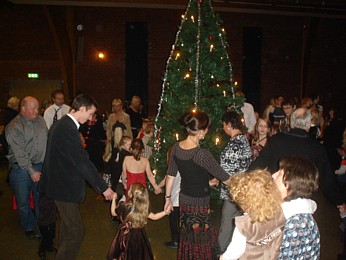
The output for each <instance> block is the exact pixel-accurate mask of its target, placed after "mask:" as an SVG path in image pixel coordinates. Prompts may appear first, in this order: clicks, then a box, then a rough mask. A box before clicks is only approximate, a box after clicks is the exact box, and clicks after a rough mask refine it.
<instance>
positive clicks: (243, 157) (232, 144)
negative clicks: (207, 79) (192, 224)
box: [219, 111, 252, 253]
mask: <svg viewBox="0 0 346 260" xmlns="http://www.w3.org/2000/svg"><path fill="white" fill-rule="evenodd" d="M222 122H223V130H224V131H225V133H226V134H227V135H228V136H230V137H231V138H230V140H229V141H228V143H227V145H226V147H225V148H224V150H223V151H222V152H221V156H220V163H221V167H222V168H223V169H224V170H225V171H226V172H227V173H228V174H229V176H233V175H235V174H238V173H241V172H245V171H246V170H247V169H248V167H249V165H250V164H251V161H252V159H251V158H252V153H251V148H250V144H249V141H248V140H247V138H246V134H245V133H244V131H243V130H242V129H243V128H244V126H243V124H242V121H241V116H240V115H239V114H238V113H236V112H233V111H232V112H226V113H225V114H224V115H223V117H222ZM221 199H222V200H224V202H223V206H222V216H221V226H220V232H219V244H220V249H221V253H223V252H224V251H225V250H226V248H227V246H228V245H229V243H230V242H231V240H232V234H233V230H234V221H233V219H234V218H235V217H236V216H240V215H241V212H240V210H239V208H238V206H237V205H236V203H235V202H233V201H231V200H230V198H229V192H228V187H227V186H226V185H224V184H221Z"/></svg>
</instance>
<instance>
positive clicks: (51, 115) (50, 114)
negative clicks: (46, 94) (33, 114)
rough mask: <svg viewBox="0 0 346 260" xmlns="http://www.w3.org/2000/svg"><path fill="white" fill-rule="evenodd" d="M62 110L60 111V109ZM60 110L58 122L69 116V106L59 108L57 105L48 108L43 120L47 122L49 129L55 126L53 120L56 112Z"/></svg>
mask: <svg viewBox="0 0 346 260" xmlns="http://www.w3.org/2000/svg"><path fill="white" fill-rule="evenodd" d="M59 108H60V109H59ZM57 109H59V110H58V112H57V116H58V120H59V119H60V118H62V117H63V116H64V115H67V114H68V113H69V112H70V107H69V106H68V105H65V104H63V105H62V106H61V107H59V106H57V105H56V104H53V105H51V106H50V107H48V108H47V109H46V110H45V111H44V114H43V118H44V120H45V121H46V124H47V127H48V129H49V128H50V127H51V126H52V124H53V118H54V115H55V111H56V110H57Z"/></svg>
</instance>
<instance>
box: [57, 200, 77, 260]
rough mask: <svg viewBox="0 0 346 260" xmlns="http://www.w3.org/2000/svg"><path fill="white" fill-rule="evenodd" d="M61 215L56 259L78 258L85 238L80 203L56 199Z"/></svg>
mask: <svg viewBox="0 0 346 260" xmlns="http://www.w3.org/2000/svg"><path fill="white" fill-rule="evenodd" d="M55 205H56V207H57V208H58V212H59V216H60V234H59V249H58V253H57V255H56V257H55V259H56V260H67V259H77V255H78V252H79V249H80V247H81V244H82V242H83V238H84V225H83V223H82V218H81V215H80V211H79V204H78V203H68V202H62V201H55Z"/></svg>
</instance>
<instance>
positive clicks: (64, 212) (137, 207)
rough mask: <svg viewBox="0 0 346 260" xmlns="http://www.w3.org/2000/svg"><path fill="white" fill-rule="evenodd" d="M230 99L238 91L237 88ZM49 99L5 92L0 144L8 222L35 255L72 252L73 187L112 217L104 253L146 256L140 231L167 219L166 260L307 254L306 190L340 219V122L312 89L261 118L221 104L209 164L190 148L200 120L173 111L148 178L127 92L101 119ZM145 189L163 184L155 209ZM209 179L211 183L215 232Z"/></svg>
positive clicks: (79, 238)
mask: <svg viewBox="0 0 346 260" xmlns="http://www.w3.org/2000/svg"><path fill="white" fill-rule="evenodd" d="M236 95H237V96H241V97H244V98H245V96H244V93H242V92H241V91H238V92H237V93H236ZM51 100H52V104H51V105H50V106H48V107H47V108H46V109H44V110H42V109H41V108H40V104H39V101H38V100H37V99H36V98H34V97H31V96H27V97H24V98H23V99H22V100H21V101H20V100H19V99H18V98H16V97H12V98H11V99H10V100H9V101H8V108H7V110H8V113H7V115H6V117H5V119H6V125H5V127H6V128H5V140H3V143H4V147H5V148H6V154H7V158H8V161H9V182H10V185H11V188H12V190H13V193H14V197H15V202H16V207H17V211H18V217H19V223H20V226H21V228H22V229H23V231H24V233H25V235H26V236H27V237H28V238H29V239H34V238H38V237H39V238H41V243H40V246H39V249H38V255H39V257H40V258H41V259H46V253H55V254H56V257H55V258H56V259H76V258H77V256H78V252H79V249H80V247H81V244H82V242H83V237H84V233H85V228H84V226H83V222H82V216H81V214H80V211H79V204H80V203H81V202H82V201H83V200H84V198H85V182H88V183H89V184H90V185H91V186H92V187H93V188H94V189H95V190H96V191H97V192H98V193H99V194H102V195H103V197H104V199H105V200H109V201H111V206H110V211H111V215H112V220H117V221H119V226H118V229H117V232H116V235H115V237H114V240H113V242H112V241H110V248H109V249H108V255H107V258H108V259H154V257H153V252H152V249H151V246H150V241H149V239H148V237H147V235H146V232H145V228H144V227H145V225H146V223H147V220H148V219H152V220H156V219H160V218H163V217H164V216H167V215H169V224H170V230H171V241H168V242H165V245H166V246H167V247H169V248H173V249H176V250H177V258H178V259H223V260H230V259H319V256H320V234H319V230H318V226H317V223H316V222H315V220H314V218H313V213H314V212H315V211H316V208H317V204H316V202H314V201H313V200H312V199H311V198H312V195H313V193H314V192H316V191H317V189H318V187H320V188H321V190H322V191H323V193H324V194H325V195H326V197H327V198H328V199H329V200H330V202H331V203H333V204H334V205H335V206H337V208H338V209H339V211H340V215H341V216H342V217H344V216H346V204H345V202H346V195H345V193H344V189H343V188H344V187H345V184H346V178H345V177H344V176H343V175H344V174H346V171H345V167H346V166H345V165H346V164H344V163H343V162H344V161H345V153H346V152H345V151H346V130H345V121H344V118H343V116H342V115H341V113H340V112H341V111H340V110H339V109H338V108H330V110H329V111H328V113H327V115H325V114H324V111H323V107H322V106H321V105H320V104H319V96H318V95H312V96H311V97H306V98H303V99H301V100H300V102H298V100H297V99H296V98H284V97H282V96H277V97H274V98H273V99H272V100H271V102H270V104H269V105H268V106H267V107H266V108H265V110H264V112H263V114H262V115H261V116H259V115H260V113H256V111H254V109H253V106H252V105H251V104H250V103H247V102H245V103H244V106H243V107H242V108H241V113H238V112H235V111H233V110H232V109H231V108H230V110H229V111H225V113H224V114H223V115H220V117H221V116H222V122H223V131H224V132H225V134H226V135H228V136H229V141H228V142H227V144H226V146H225V147H224V148H223V151H222V152H221V154H220V158H219V159H220V160H219V161H217V160H216V159H215V158H214V156H213V155H212V154H211V153H210V152H209V151H208V149H206V148H202V147H200V141H201V140H203V139H204V137H205V135H206V134H207V133H208V130H209V126H210V124H211V119H210V118H209V116H208V115H207V114H206V113H204V112H202V111H194V112H188V113H186V114H185V115H182V120H181V124H182V125H183V126H184V127H185V129H186V138H185V139H183V140H181V141H179V142H177V143H175V144H174V145H173V146H172V147H171V149H169V152H168V153H167V164H168V169H167V175H166V177H165V179H164V180H162V181H161V182H160V183H156V180H155V177H154V175H153V173H152V170H151V167H150V161H149V158H150V156H151V154H152V152H153V148H152V147H151V146H150V144H151V142H150V140H151V139H152V137H153V133H154V126H153V124H152V123H151V122H150V121H148V120H147V119H145V118H143V114H142V113H141V100H140V98H139V97H138V96H134V97H133V98H132V101H131V104H130V106H129V107H128V109H127V110H125V109H124V107H123V102H122V101H121V100H120V99H114V100H113V101H112V113H111V114H110V115H109V116H108V118H103V117H102V116H100V115H99V114H98V113H97V102H96V101H95V100H94V99H93V98H92V97H90V96H88V95H86V94H79V95H77V96H76V97H75V98H74V99H73V101H72V102H71V106H68V105H66V104H65V100H64V92H63V91H62V90H56V91H53V92H52V96H51ZM105 119H106V120H105ZM345 176H346V175H345ZM148 185H151V186H152V188H153V190H154V192H155V194H160V193H162V191H163V188H165V196H164V198H165V202H164V206H163V210H162V211H161V212H159V213H156V214H155V213H152V212H150V210H149V205H150V202H149V195H148ZM211 186H219V187H220V200H221V201H222V211H221V216H220V220H221V223H220V229H219V231H217V230H216V227H215V226H214V225H213V222H212V215H211V209H210V199H211V198H210V187H211ZM30 201H31V203H30ZM57 214H59V217H60V228H59V240H58V241H59V246H58V248H55V246H54V238H55V229H56V228H55V222H56V217H57ZM344 219H346V218H344ZM345 241H346V240H345ZM106 251H107V249H106ZM345 255H346V251H345V252H343V254H342V255H341V256H340V257H341V258H340V259H346V256H345ZM342 257H345V258H342Z"/></svg>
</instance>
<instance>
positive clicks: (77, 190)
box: [39, 116, 108, 203]
mask: <svg viewBox="0 0 346 260" xmlns="http://www.w3.org/2000/svg"><path fill="white" fill-rule="evenodd" d="M85 181H87V182H88V183H89V184H90V185H91V186H92V187H93V188H94V189H95V190H96V191H97V192H99V193H103V192H104V191H105V190H106V189H107V188H108V185H107V184H106V183H105V182H104V180H103V179H102V178H101V176H100V175H99V174H98V171H97V169H96V167H95V166H94V164H93V163H92V162H91V161H90V160H89V156H88V153H87V151H85V150H84V149H83V146H82V142H81V139H80V135H79V132H78V129H77V127H76V124H75V123H74V122H73V120H72V119H71V118H70V117H69V116H64V117H63V118H61V119H60V120H58V121H57V122H55V123H54V124H53V126H52V127H51V128H50V131H49V134H48V144H47V151H46V157H45V160H44V164H43V169H42V177H41V181H40V186H39V189H40V191H41V192H44V193H45V194H46V195H47V197H49V198H51V199H54V200H58V201H63V202H72V203H79V202H82V201H83V200H84V198H85Z"/></svg>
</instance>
